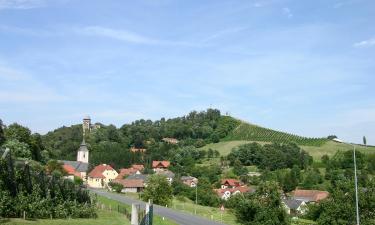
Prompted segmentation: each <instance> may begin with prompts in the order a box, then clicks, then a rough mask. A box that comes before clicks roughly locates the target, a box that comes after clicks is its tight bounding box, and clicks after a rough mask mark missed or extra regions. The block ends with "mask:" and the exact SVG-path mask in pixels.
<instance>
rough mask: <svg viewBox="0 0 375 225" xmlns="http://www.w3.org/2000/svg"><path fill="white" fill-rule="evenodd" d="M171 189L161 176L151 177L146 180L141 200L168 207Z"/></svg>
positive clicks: (170, 200)
mask: <svg viewBox="0 0 375 225" xmlns="http://www.w3.org/2000/svg"><path fill="white" fill-rule="evenodd" d="M172 193H173V189H172V186H171V185H170V184H169V182H168V181H167V180H166V179H165V177H164V176H162V175H151V176H150V177H149V178H148V179H147V185H146V188H145V190H144V191H143V193H142V195H141V198H142V199H143V200H144V201H148V200H150V199H151V200H152V201H153V203H155V204H157V205H163V206H164V205H170V204H171V202H172V197H173V196H172Z"/></svg>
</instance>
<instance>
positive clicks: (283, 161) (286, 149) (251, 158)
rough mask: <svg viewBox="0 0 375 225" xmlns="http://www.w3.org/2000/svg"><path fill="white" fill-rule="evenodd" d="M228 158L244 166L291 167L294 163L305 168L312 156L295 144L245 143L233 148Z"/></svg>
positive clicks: (263, 167)
mask: <svg viewBox="0 0 375 225" xmlns="http://www.w3.org/2000/svg"><path fill="white" fill-rule="evenodd" d="M228 159H229V161H230V162H231V164H232V165H233V164H235V162H237V160H238V161H239V162H241V164H242V165H245V166H252V165H255V166H258V167H259V168H261V169H269V170H276V169H283V168H292V167H293V166H294V165H297V166H299V167H300V168H307V166H309V165H310V164H311V163H312V157H311V156H309V155H308V154H307V153H306V152H305V151H303V150H301V148H299V147H298V146H297V145H296V144H276V143H274V144H266V145H264V146H263V145H260V144H258V143H251V144H245V145H242V146H240V147H239V148H237V149H234V150H233V151H232V152H231V153H230V154H229V155H228Z"/></svg>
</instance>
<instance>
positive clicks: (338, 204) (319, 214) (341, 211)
mask: <svg viewBox="0 0 375 225" xmlns="http://www.w3.org/2000/svg"><path fill="white" fill-rule="evenodd" d="M358 196H359V211H360V221H361V224H363V225H373V224H375V211H374V209H375V180H370V181H369V182H368V184H367V185H366V186H365V187H363V186H362V185H360V188H359V192H358ZM354 203H355V191H354V182H352V181H343V182H339V183H338V185H337V186H335V187H334V188H333V189H332V190H331V195H330V197H329V198H328V199H327V200H325V201H323V202H321V203H320V204H316V205H310V207H309V211H308V214H307V216H306V217H307V218H309V219H313V220H316V221H317V222H318V224H319V225H331V224H336V225H347V224H355V223H356V214H355V204H354Z"/></svg>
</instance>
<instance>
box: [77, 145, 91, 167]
mask: <svg viewBox="0 0 375 225" xmlns="http://www.w3.org/2000/svg"><path fill="white" fill-rule="evenodd" d="M77 161H78V162H84V163H89V150H88V149H87V145H86V142H85V139H83V141H82V143H81V146H80V147H79V149H78V152H77Z"/></svg>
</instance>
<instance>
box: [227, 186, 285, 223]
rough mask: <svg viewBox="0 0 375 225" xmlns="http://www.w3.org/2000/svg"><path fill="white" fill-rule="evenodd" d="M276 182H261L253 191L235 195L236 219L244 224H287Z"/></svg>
mask: <svg viewBox="0 0 375 225" xmlns="http://www.w3.org/2000/svg"><path fill="white" fill-rule="evenodd" d="M278 190H279V188H278V186H277V184H276V183H272V182H266V183H261V184H260V185H259V187H258V190H257V191H256V192H255V193H251V194H246V195H245V196H244V197H243V196H241V195H238V197H235V200H236V202H237V203H234V204H233V207H234V210H235V213H236V216H237V219H238V221H239V222H241V223H242V224H246V225H276V224H277V225H288V224H290V221H289V218H288V215H287V214H286V212H285V209H284V208H283V206H282V204H281V198H280V197H281V196H280V193H279V192H278Z"/></svg>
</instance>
